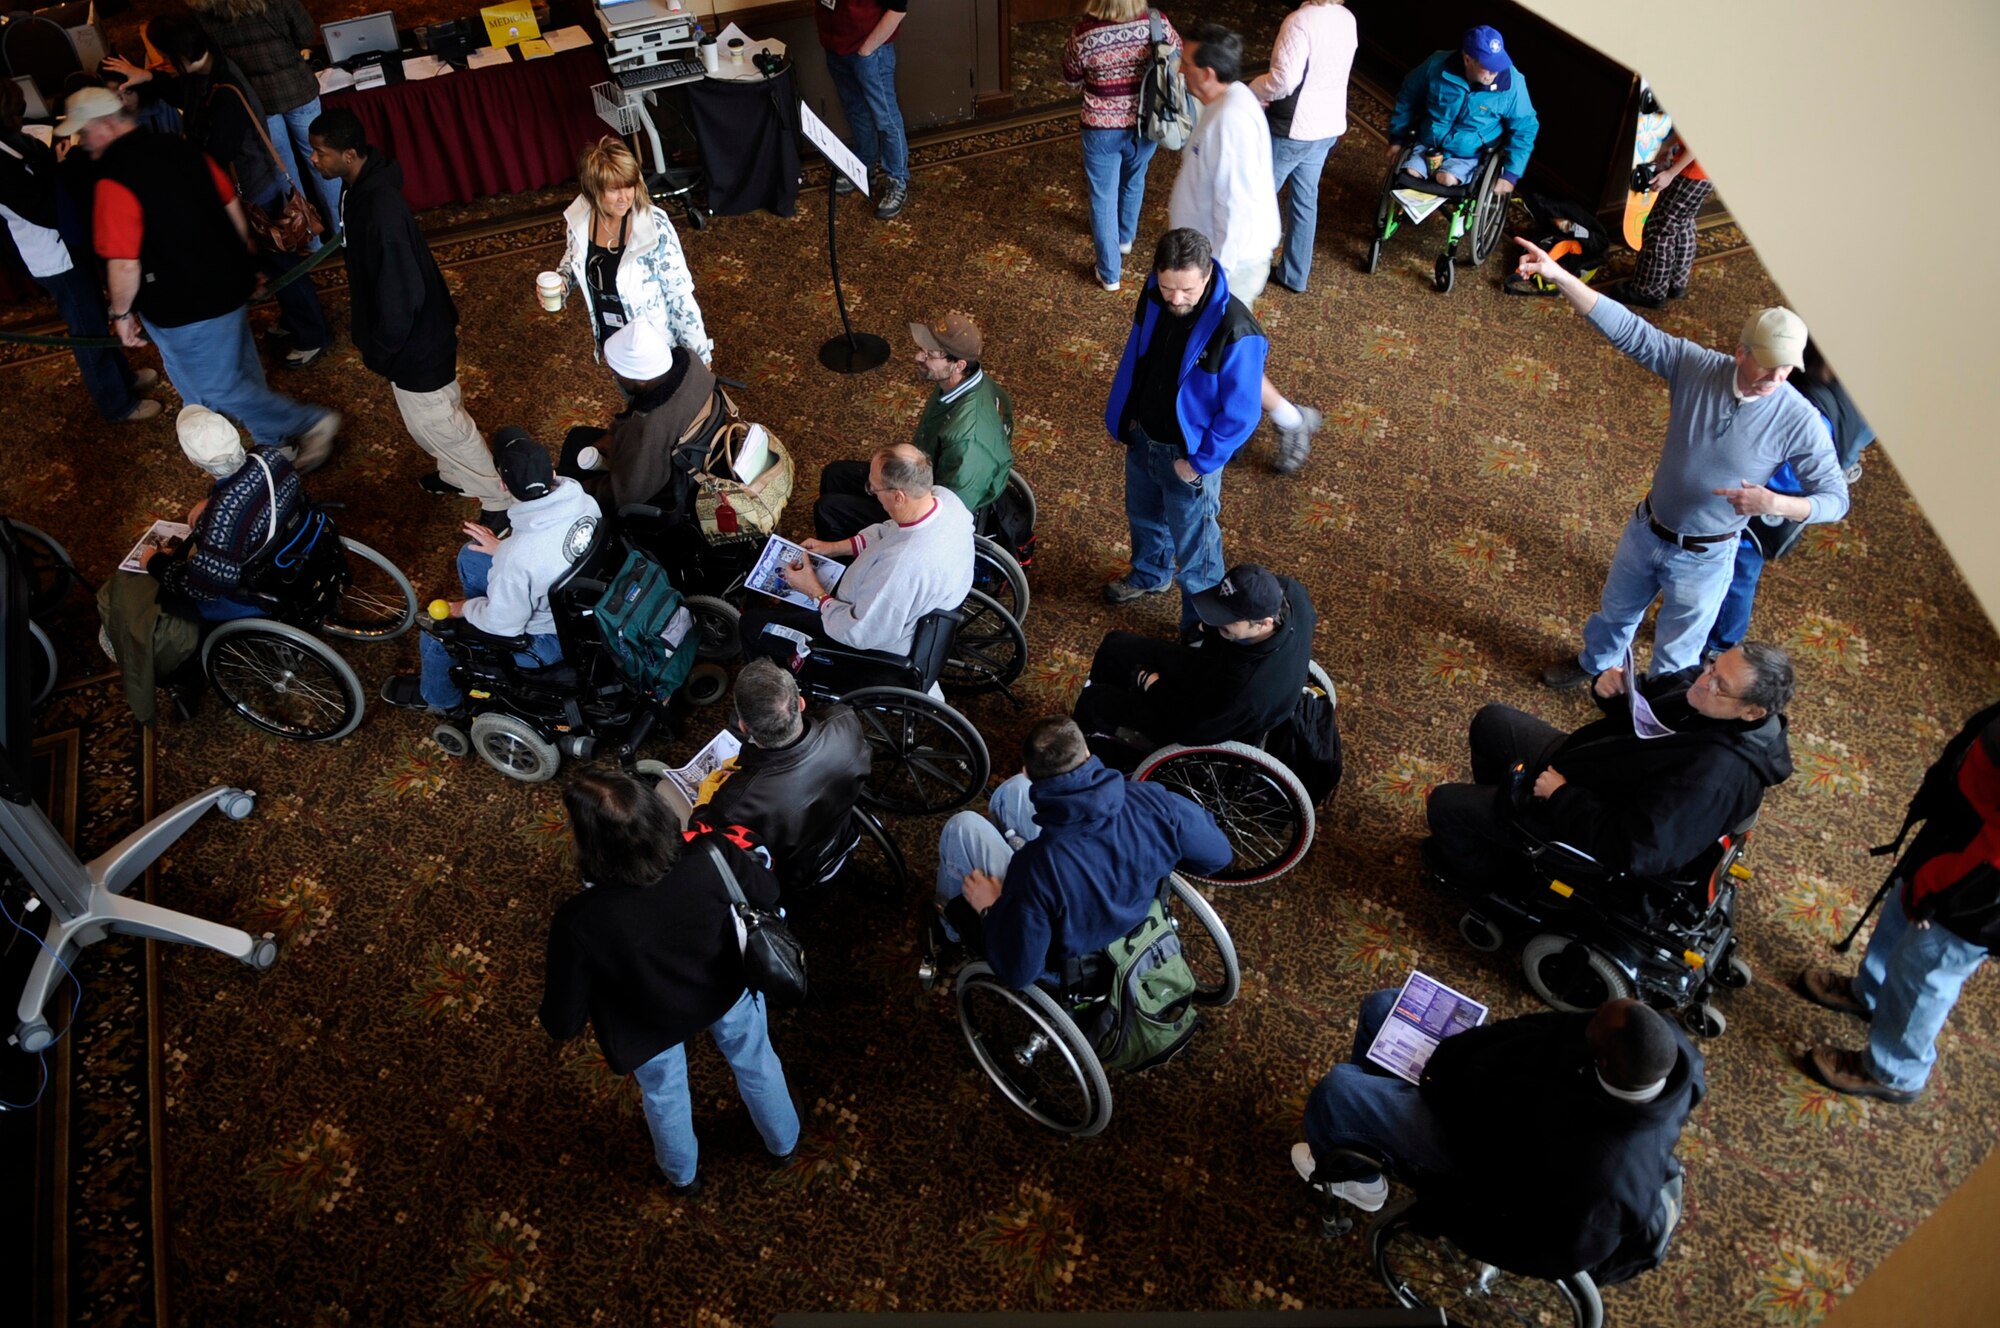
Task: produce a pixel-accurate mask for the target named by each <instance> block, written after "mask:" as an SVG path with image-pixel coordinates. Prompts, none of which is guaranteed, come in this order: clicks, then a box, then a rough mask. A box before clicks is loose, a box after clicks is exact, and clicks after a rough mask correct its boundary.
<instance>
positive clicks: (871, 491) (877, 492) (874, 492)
mask: <svg viewBox="0 0 2000 1328" xmlns="http://www.w3.org/2000/svg"><path fill="white" fill-rule="evenodd" d="M861 492H863V493H865V494H867V495H868V496H869V497H870V498H880V497H881V496H882V495H883V494H885V493H901V492H902V490H901V489H896V488H887V489H878V488H876V487H875V486H874V485H872V484H870V485H868V486H867V487H866V488H864V489H863V490H862V491H861Z"/></svg>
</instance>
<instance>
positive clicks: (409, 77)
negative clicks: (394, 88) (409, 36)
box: [403, 55, 451, 83]
mask: <svg viewBox="0 0 2000 1328" xmlns="http://www.w3.org/2000/svg"><path fill="white" fill-rule="evenodd" d="M450 72H451V66H450V65H448V64H446V63H445V62H444V61H442V60H440V59H438V58H437V57H436V56H434V55H413V56H411V57H410V58H409V59H407V60H405V61H403V81H404V82H405V83H416V82H420V81H421V80H423V79H427V78H436V77H437V76H438V75H439V74H448V73H450Z"/></svg>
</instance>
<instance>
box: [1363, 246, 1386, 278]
mask: <svg viewBox="0 0 2000 1328" xmlns="http://www.w3.org/2000/svg"><path fill="white" fill-rule="evenodd" d="M1381 266H1382V242H1381V241H1380V240H1370V241H1369V242H1368V261H1367V262H1366V263H1364V264H1363V265H1362V268H1361V270H1362V271H1364V272H1366V273H1367V274H1368V275H1369V276H1371V277H1372V276H1374V275H1375V269H1377V268H1379V267H1381Z"/></svg>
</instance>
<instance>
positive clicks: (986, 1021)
mask: <svg viewBox="0 0 2000 1328" xmlns="http://www.w3.org/2000/svg"><path fill="white" fill-rule="evenodd" d="M1161 893H1162V896H1163V902H1164V903H1165V905H1166V911H1167V916H1168V919H1169V921H1171V922H1172V924H1173V927H1174V930H1175V933H1176V935H1177V936H1178V938H1179V940H1180V943H1181V953H1182V954H1183V955H1184V956H1185V957H1186V958H1187V961H1188V964H1189V966H1190V967H1191V968H1192V969H1193V970H1194V975H1195V981H1196V987H1195V991H1194V995H1193V997H1192V999H1193V1001H1194V1003H1195V1004H1196V1005H1198V1006H1202V1007H1217V1008H1219V1007H1221V1006H1224V1005H1227V1004H1229V1003H1230V1002H1231V1001H1233V1000H1235V999H1236V995H1237V992H1238V991H1239V990H1240V989H1241V986H1242V974H1241V970H1240V969H1239V968H1238V965H1237V961H1236V947H1235V945H1234V944H1233V943H1232V942H1231V941H1230V939H1229V930H1228V928H1226V927H1224V926H1223V925H1222V919H1221V917H1219V916H1218V915H1217V914H1216V911H1215V909H1214V907H1213V906H1212V905H1211V904H1210V903H1209V902H1208V901H1207V900H1206V899H1204V898H1202V896H1201V895H1200V894H1199V893H1198V892H1197V891H1196V890H1195V889H1194V887H1193V886H1191V885H1189V884H1188V883H1187V882H1186V881H1184V880H1182V879H1181V877H1180V876H1179V875H1173V876H1169V877H1168V878H1167V879H1166V881H1165V882H1164V883H1163V884H1162V886H1161ZM927 936H928V939H927V943H926V954H925V957H924V960H923V963H922V965H921V966H920V967H919V969H918V980H919V981H920V982H921V983H922V985H923V987H924V990H926V991H929V990H931V989H933V987H934V986H935V985H936V983H937V981H938V979H939V976H940V973H939V963H940V960H939V957H938V956H939V952H940V949H941V946H940V934H939V933H938V931H937V929H936V927H935V925H933V926H932V927H931V928H929V929H928V932H927ZM1072 967H1074V968H1075V970H1076V977H1075V981H1073V982H1069V983H1065V984H1063V985H1061V986H1057V987H1044V986H1041V985H1036V986H1032V987H1029V988H1027V989H1026V990H1024V991H1015V990H1014V989H1013V988H1011V987H1008V986H1007V985H1006V984H1004V983H1002V982H1001V981H1000V980H999V979H998V978H996V977H994V976H993V969H992V967H991V966H990V965H988V964H987V963H986V962H985V961H984V960H974V961H972V962H970V963H967V964H965V965H964V966H963V967H961V968H960V969H959V970H958V976H957V979H956V993H957V1009H958V1022H959V1027H960V1030H961V1031H962V1032H963V1033H964V1034H965V1043H966V1045H967V1046H968V1047H970V1048H971V1049H972V1055H973V1059H975V1060H977V1061H978V1062H979V1068H980V1069H982V1070H984V1071H985V1072H986V1076H987V1077H988V1078H989V1079H991V1080H992V1081H993V1083H994V1085H995V1086H996V1087H997V1088H999V1090H1000V1092H1001V1094H1002V1095H1003V1096H1005V1097H1006V1099H1007V1100H1008V1101H1009V1102H1011V1103H1013V1104H1014V1106H1015V1107H1016V1108H1018V1109H1019V1110H1020V1111H1022V1112H1024V1113H1026V1114H1027V1115H1028V1116H1029V1117H1030V1118H1031V1119H1033V1120H1034V1121H1036V1122H1037V1123H1039V1124H1041V1125H1045V1126H1047V1127H1048V1128H1050V1129H1052V1130H1056V1131H1059V1132H1061V1133H1063V1134H1070V1135H1076V1136H1078V1137H1080V1138H1081V1137H1087V1136H1089V1135H1093V1134H1097V1133H1099V1132H1101V1131H1102V1130H1103V1129H1104V1127H1105V1126H1106V1125H1108V1124H1110V1123H1111V1081H1110V1079H1109V1077H1108V1076H1107V1075H1106V1074H1105V1071H1104V1065H1103V1063H1102V1062H1101V1061H1099V1060H1098V1055H1097V1050H1096V1048H1094V1047H1092V1046H1091V1044H1090V1039H1089V1038H1087V1037H1085V1036H1084V1033H1083V1026H1084V1025H1087V1024H1089V1023H1091V1022H1092V1020H1091V1018H1090V1011H1091V1008H1092V1007H1093V1006H1096V1005H1098V1004H1099V1003H1101V1002H1103V1001H1105V1000H1108V999H1109V989H1110V982H1111V978H1112V968H1111V965H1110V964H1109V962H1108V961H1105V960H1103V959H1102V957H1097V958H1096V962H1095V963H1092V962H1090V961H1085V962H1083V963H1081V964H1077V965H1073V966H1072Z"/></svg>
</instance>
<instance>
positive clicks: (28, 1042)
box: [14, 1019, 56, 1055]
mask: <svg viewBox="0 0 2000 1328" xmlns="http://www.w3.org/2000/svg"><path fill="white" fill-rule="evenodd" d="M14 1038H15V1040H16V1041H18V1042H19V1043H20V1044H21V1050H22V1051H25V1052H27V1053H29V1054H30V1055H32V1054H34V1053H35V1052H38V1051H46V1050H48V1049H49V1047H50V1046H52V1045H54V1043H55V1040H56V1031H55V1030H54V1029H53V1028H50V1027H49V1026H48V1025H47V1024H45V1023H43V1022H42V1021H41V1020H39V1019H37V1020H35V1021H34V1022H33V1023H31V1024H22V1025H21V1027H20V1028H19V1029H17V1030H16V1031H15V1033H14Z"/></svg>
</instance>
